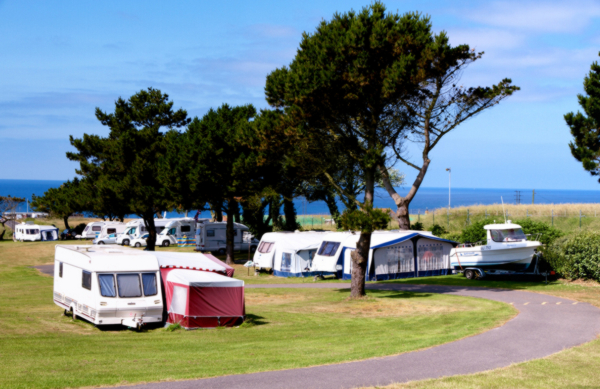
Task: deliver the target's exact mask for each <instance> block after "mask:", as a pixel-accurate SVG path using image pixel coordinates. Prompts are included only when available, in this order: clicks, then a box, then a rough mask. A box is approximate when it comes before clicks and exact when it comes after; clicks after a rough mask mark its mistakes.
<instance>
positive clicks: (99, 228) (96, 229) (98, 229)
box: [92, 226, 102, 232]
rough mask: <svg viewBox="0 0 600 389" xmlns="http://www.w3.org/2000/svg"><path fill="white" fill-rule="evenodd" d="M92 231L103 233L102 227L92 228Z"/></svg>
mask: <svg viewBox="0 0 600 389" xmlns="http://www.w3.org/2000/svg"><path fill="white" fill-rule="evenodd" d="M92 231H96V232H97V231H102V226H92Z"/></svg>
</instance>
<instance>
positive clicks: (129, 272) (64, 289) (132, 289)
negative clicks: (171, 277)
mask: <svg viewBox="0 0 600 389" xmlns="http://www.w3.org/2000/svg"><path fill="white" fill-rule="evenodd" d="M160 282H161V281H160V271H159V265H158V261H157V259H156V257H155V256H154V255H151V254H147V253H145V252H143V251H140V250H133V249H129V248H120V247H118V248H117V247H114V246H113V247H111V246H91V245H87V246H75V245H57V246H56V251H55V259H54V303H55V304H56V305H58V306H59V307H61V308H63V309H64V310H65V313H67V312H69V311H70V312H72V313H73V318H77V317H81V318H84V319H86V320H88V321H90V322H92V323H94V324H96V325H108V324H113V325H114V324H122V325H124V326H127V327H132V328H138V329H139V328H140V327H141V326H142V325H144V324H146V323H158V322H161V321H162V320H163V317H162V315H163V299H162V293H161V288H160V285H161V284H160Z"/></svg>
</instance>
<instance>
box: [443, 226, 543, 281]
mask: <svg viewBox="0 0 600 389" xmlns="http://www.w3.org/2000/svg"><path fill="white" fill-rule="evenodd" d="M483 228H484V229H485V230H486V232H487V243H485V244H480V245H479V244H477V243H475V244H470V243H465V244H461V245H459V246H457V247H456V248H454V249H452V251H451V252H450V264H451V266H452V267H453V268H454V269H456V270H464V269H466V268H477V269H481V270H484V271H486V270H492V269H493V270H509V271H525V270H526V269H527V268H528V267H529V265H530V264H531V260H532V258H533V255H534V254H535V249H536V248H538V247H540V246H541V245H542V244H541V243H540V242H537V241H528V240H527V236H526V235H525V234H524V233H523V230H522V229H521V226H520V225H518V224H513V223H511V221H510V220H508V221H507V222H506V223H504V224H488V225H486V226H484V227H483Z"/></svg>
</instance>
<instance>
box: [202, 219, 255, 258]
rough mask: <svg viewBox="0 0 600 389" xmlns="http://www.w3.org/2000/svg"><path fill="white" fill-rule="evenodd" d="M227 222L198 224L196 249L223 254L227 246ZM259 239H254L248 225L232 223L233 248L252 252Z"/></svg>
mask: <svg viewBox="0 0 600 389" xmlns="http://www.w3.org/2000/svg"><path fill="white" fill-rule="evenodd" d="M226 231H227V223H226V222H204V223H200V224H198V228H197V229H196V251H216V252H218V253H219V254H225V248H226V247H227V238H226ZM258 243H259V241H258V240H257V239H255V238H254V237H253V236H252V234H250V231H249V230H248V227H246V226H245V225H243V224H240V223H233V244H234V247H233V249H234V250H241V251H247V250H250V252H254V251H255V250H256V247H257V246H258Z"/></svg>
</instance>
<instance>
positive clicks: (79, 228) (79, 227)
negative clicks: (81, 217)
mask: <svg viewBox="0 0 600 389" xmlns="http://www.w3.org/2000/svg"><path fill="white" fill-rule="evenodd" d="M85 226H86V224H85V223H79V224H78V225H77V226H75V228H73V230H75V235H81V233H82V232H83V230H85Z"/></svg>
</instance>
